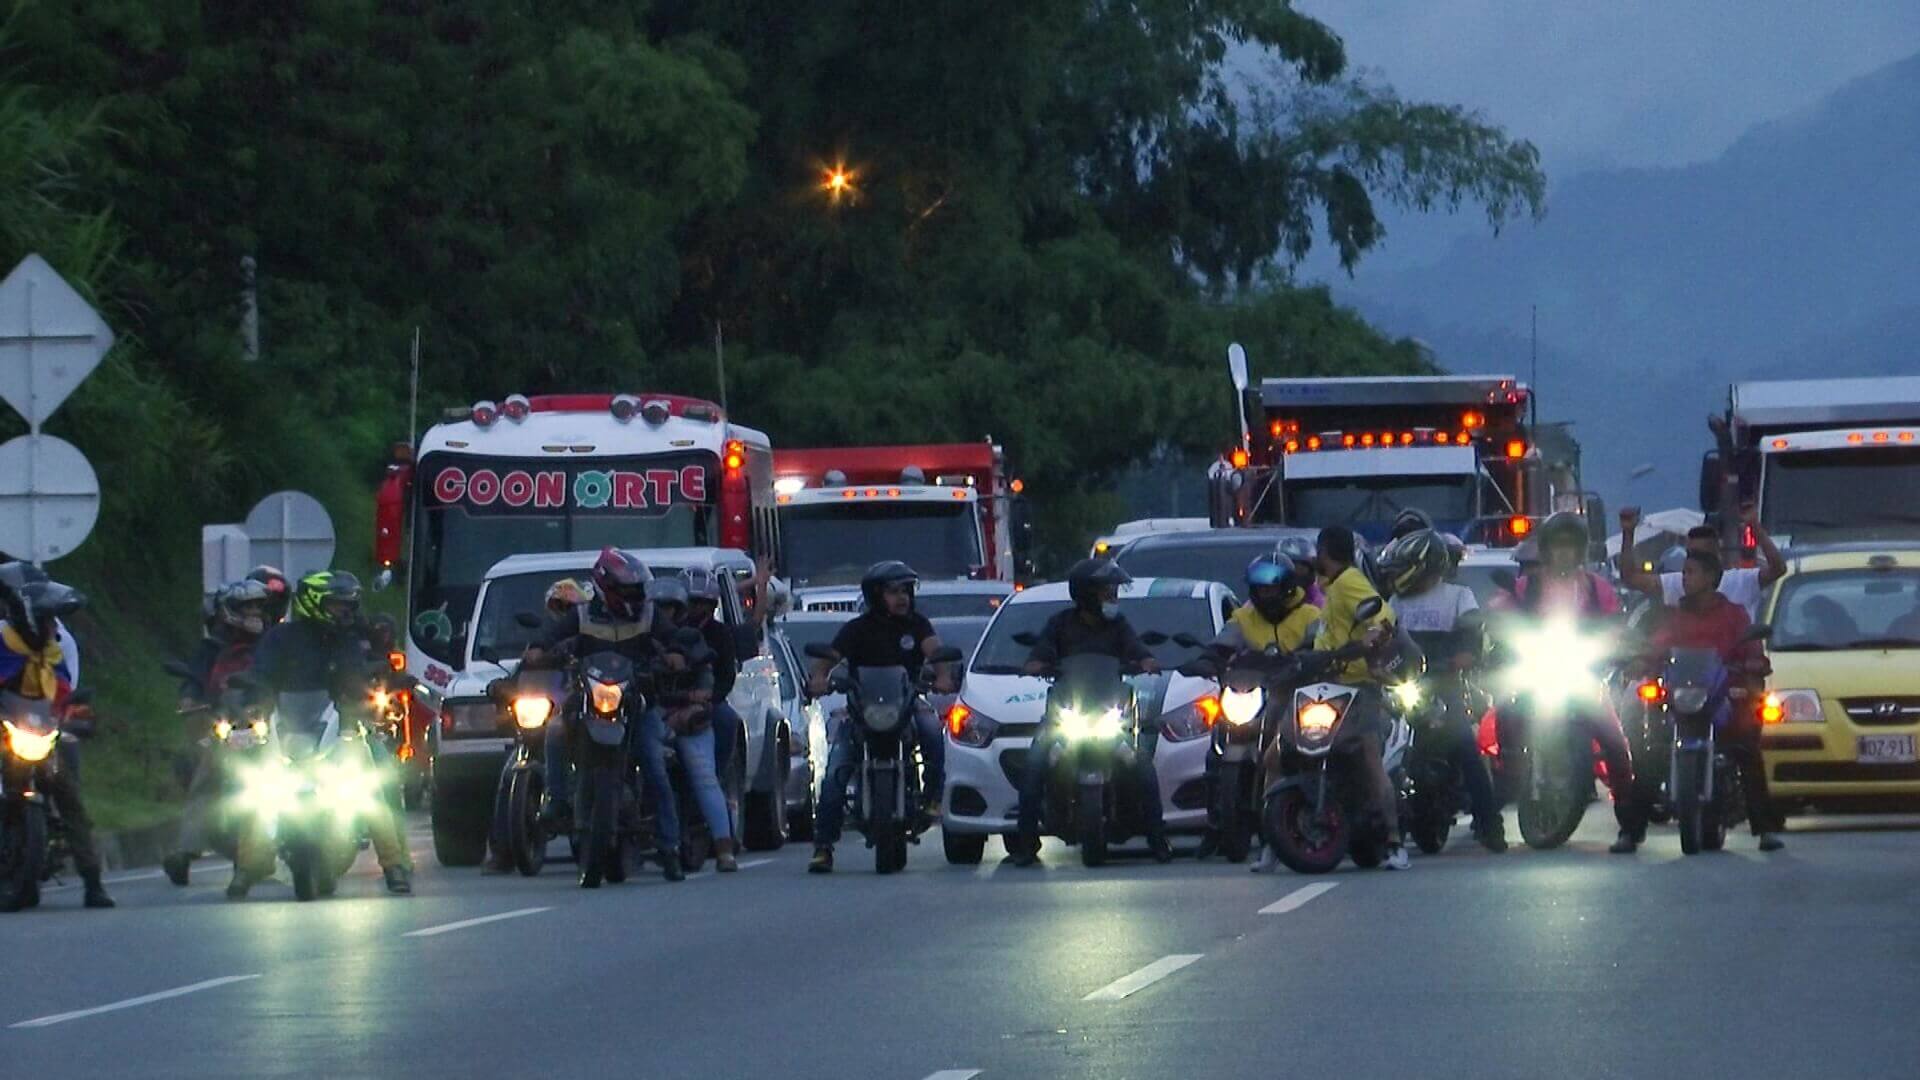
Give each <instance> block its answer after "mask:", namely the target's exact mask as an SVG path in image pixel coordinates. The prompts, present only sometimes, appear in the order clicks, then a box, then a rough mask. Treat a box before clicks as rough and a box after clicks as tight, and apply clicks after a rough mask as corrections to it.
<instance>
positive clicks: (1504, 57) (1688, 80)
mask: <svg viewBox="0 0 1920 1080" xmlns="http://www.w3.org/2000/svg"><path fill="white" fill-rule="evenodd" d="M1295 6H1296V7H1297V8H1299V9H1300V10H1302V11H1304V12H1306V13H1308V14H1310V15H1313V16H1314V17H1316V18H1319V19H1321V20H1322V21H1324V22H1326V23H1328V24H1329V25H1331V26H1332V27H1333V28H1334V29H1335V30H1336V31H1338V32H1339V34H1340V36H1341V37H1342V38H1344V39H1345V40H1346V43H1347V56H1348V60H1349V62H1350V63H1351V64H1352V65H1354V66H1356V67H1358V68H1361V69H1364V70H1366V71H1367V72H1368V73H1369V74H1372V75H1374V76H1376V77H1377V78H1379V79H1380V80H1381V81H1384V82H1386V83H1388V84H1389V85H1391V86H1393V87H1394V88H1395V89H1396V90H1398V91H1399V92H1400V93H1401V95H1402V96H1404V97H1407V98H1410V99H1415V100H1429V101H1436V102H1447V103H1452V104H1460V105H1467V106H1470V107H1473V108H1477V109H1480V110H1482V111H1483V112H1484V113H1485V114H1486V115H1487V116H1488V117H1489V118H1490V119H1492V120H1493V121H1495V122H1496V123H1499V124H1500V125H1502V126H1503V127H1505V128H1506V129H1507V130H1508V131H1509V132H1511V133H1512V134H1515V135H1518V136H1521V137H1523V138H1527V139H1531V140H1532V141H1533V142H1534V144H1535V145H1536V146H1538V147H1539V148H1540V153H1541V158H1542V164H1543V165H1544V166H1545V167H1546V170H1547V175H1548V177H1549V179H1550V180H1558V179H1564V178H1566V177H1567V176H1570V175H1572V174H1574V173H1576V172H1581V171H1585V170H1588V169H1593V168H1607V167H1618V166H1647V165H1679V164H1685V163H1687V162H1692V161H1699V160H1702V159H1705V158H1711V157H1713V156H1715V155H1716V154H1718V153H1719V152H1720V151H1721V150H1723V149H1725V148H1726V147H1727V145H1728V144H1729V143H1731V142H1733V141H1734V140H1735V139H1737V138H1738V137H1739V136H1740V135H1741V133H1742V132H1744V131H1746V130H1747V129H1748V128H1750V127H1752V126H1753V125H1754V124H1757V123H1760V122H1763V121H1766V120H1772V119H1775V118H1777V117H1781V116H1786V115H1790V114H1792V113H1795V112H1797V111H1799V110H1801V109H1804V108H1806V107H1807V106H1810V105H1812V104H1813V103H1814V102H1816V101H1818V100H1819V99H1820V98H1822V97H1824V96H1825V95H1827V94H1828V93H1830V92H1832V91H1833V90H1835V89H1837V88H1839V87H1840V86H1842V85H1843V84H1845V83H1847V82H1848V81H1850V80H1852V79H1854V78H1857V77H1858V76H1861V75H1864V74H1866V73H1867V72H1870V71H1873V70H1874V69H1876V68H1880V67H1883V66H1885V65H1887V64H1889V63H1892V62H1893V61H1896V60H1899V59H1902V58H1904V57H1907V56H1911V55H1913V54H1914V53H1916V52H1920V0H1657V2H1656V0H1295ZM1476 223H1477V215H1474V216H1472V217H1470V218H1469V220H1468V221H1464V222H1454V223H1450V226H1451V227H1449V225H1443V224H1441V223H1438V222H1436V223H1433V224H1435V225H1439V226H1440V227H1439V228H1438V229H1435V230H1434V231H1435V232H1451V231H1453V229H1455V228H1458V227H1462V226H1466V225H1470V224H1476ZM1398 224H1399V225H1400V227H1399V228H1397V229H1395V230H1394V240H1397V241H1399V242H1398V243H1391V242H1390V245H1389V246H1390V247H1391V248H1398V249H1399V250H1397V251H1391V252H1389V251H1382V252H1381V253H1380V255H1382V256H1385V258H1383V259H1381V260H1380V262H1382V263H1385V262H1391V261H1398V260H1399V259H1409V258H1413V257H1416V256H1420V255H1424V254H1425V249H1427V248H1428V247H1429V245H1430V244H1431V243H1432V242H1433V241H1435V240H1437V239H1438V237H1437V236H1435V237H1427V236H1420V237H1416V236H1413V235H1410V234H1409V233H1410V231H1411V230H1409V229H1408V228H1407V227H1406V225H1407V223H1404V222H1402V223H1398ZM1418 231H1419V232H1422V233H1425V232H1427V231H1428V230H1427V229H1425V228H1422V229H1420V230H1418ZM1396 257H1397V258H1396ZM1416 261H1417V260H1416Z"/></svg>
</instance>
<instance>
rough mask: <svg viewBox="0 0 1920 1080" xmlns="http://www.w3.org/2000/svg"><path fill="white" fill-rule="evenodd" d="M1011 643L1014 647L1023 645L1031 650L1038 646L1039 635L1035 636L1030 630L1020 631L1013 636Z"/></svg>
mask: <svg viewBox="0 0 1920 1080" xmlns="http://www.w3.org/2000/svg"><path fill="white" fill-rule="evenodd" d="M1013 643H1014V644H1015V645H1025V646H1026V647H1027V648H1029V649H1031V648H1033V647H1034V646H1035V645H1038V644H1040V635H1038V634H1035V633H1033V632H1032V631H1030V630H1022V631H1020V632H1019V633H1017V634H1015V635H1013Z"/></svg>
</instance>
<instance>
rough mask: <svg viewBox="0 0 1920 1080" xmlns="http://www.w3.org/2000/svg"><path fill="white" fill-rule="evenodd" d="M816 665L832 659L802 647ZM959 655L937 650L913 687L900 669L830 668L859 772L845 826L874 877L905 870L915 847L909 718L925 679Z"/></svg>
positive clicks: (916, 794)
mask: <svg viewBox="0 0 1920 1080" xmlns="http://www.w3.org/2000/svg"><path fill="white" fill-rule="evenodd" d="M805 652H806V654H807V655H808V656H809V657H812V658H814V659H816V660H820V659H825V660H832V659H835V658H836V656H837V654H836V653H835V652H834V651H833V649H832V648H831V647H830V646H828V645H826V644H823V643H819V642H815V643H813V644H810V645H808V646H807V647H806V649H805ZM960 659H961V652H960V650H959V649H953V648H947V649H941V650H940V651H938V652H936V653H934V654H933V655H932V656H930V657H928V658H927V661H928V662H927V663H926V664H925V665H924V666H923V667H922V669H921V677H920V682H919V683H918V684H916V683H915V682H914V681H913V680H912V679H910V678H909V677H908V675H907V669H906V668H904V667H852V668H841V669H839V670H836V672H835V673H834V676H833V679H832V681H831V683H830V685H831V687H832V689H833V691H834V692H836V693H843V694H845V695H846V700H847V716H846V719H845V720H844V721H843V722H844V723H846V724H850V725H852V727H851V729H850V730H851V732H852V737H853V738H854V739H856V740H858V741H859V744H860V746H861V753H860V770H859V771H858V772H857V773H855V774H854V778H853V783H854V790H853V797H852V798H850V799H849V800H848V802H847V811H848V816H849V818H850V819H851V821H850V823H851V825H852V826H853V828H855V829H857V830H859V831H860V833H861V835H863V836H865V837H866V840H867V846H868V847H870V848H873V868H874V872H875V873H879V874H893V873H898V872H899V871H901V870H904V869H906V866H907V845H908V844H909V843H914V844H917V843H919V842H920V833H921V832H923V831H924V827H923V826H922V825H921V824H920V823H919V822H917V821H915V814H916V808H917V807H918V806H919V805H920V802H921V795H920V770H919V769H918V768H917V767H916V766H915V762H914V757H913V750H914V737H915V735H914V733H915V728H914V723H913V717H914V712H915V710H916V709H917V708H919V705H920V697H921V695H922V694H924V693H925V692H926V690H927V688H928V686H929V685H930V683H931V680H932V677H933V667H934V665H936V664H951V663H956V662H958V661H959V660H960Z"/></svg>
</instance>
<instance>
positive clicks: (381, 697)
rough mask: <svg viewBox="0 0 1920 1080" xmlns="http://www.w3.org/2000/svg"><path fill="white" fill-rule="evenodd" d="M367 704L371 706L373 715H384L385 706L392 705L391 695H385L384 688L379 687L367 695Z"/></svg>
mask: <svg viewBox="0 0 1920 1080" xmlns="http://www.w3.org/2000/svg"><path fill="white" fill-rule="evenodd" d="M367 704H369V705H372V706H373V711H374V712H375V713H384V712H386V711H387V706H388V705H391V704H393V695H392V694H389V693H387V690H386V688H385V687H381V688H380V689H378V690H375V691H374V692H373V693H371V694H368V695H367Z"/></svg>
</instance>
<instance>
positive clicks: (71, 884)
mask: <svg viewBox="0 0 1920 1080" xmlns="http://www.w3.org/2000/svg"><path fill="white" fill-rule="evenodd" d="M231 869H233V864H232V863H230V862H197V863H194V864H193V870H194V872H195V873H212V872H215V871H220V870H231ZM166 876H167V872H166V871H165V870H143V871H141V872H140V873H137V874H117V875H115V876H113V877H110V878H101V879H100V883H101V884H102V885H126V884H129V883H131V882H135V881H154V880H157V879H159V878H163V877H166ZM79 887H80V883H79V882H77V881H68V882H62V883H61V884H59V885H48V886H46V887H45V888H43V889H41V890H40V891H41V892H59V891H60V890H62V889H77V888H79Z"/></svg>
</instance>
